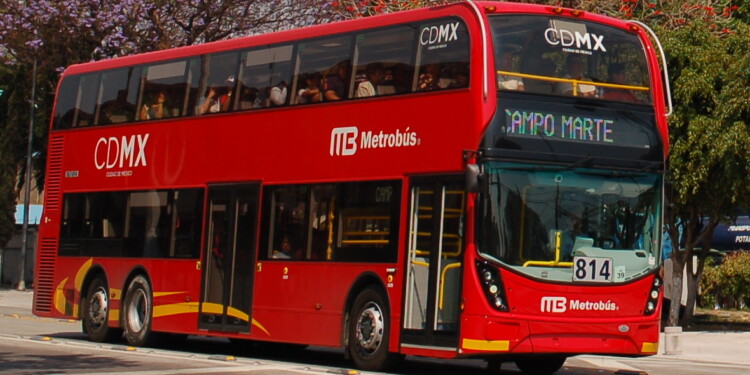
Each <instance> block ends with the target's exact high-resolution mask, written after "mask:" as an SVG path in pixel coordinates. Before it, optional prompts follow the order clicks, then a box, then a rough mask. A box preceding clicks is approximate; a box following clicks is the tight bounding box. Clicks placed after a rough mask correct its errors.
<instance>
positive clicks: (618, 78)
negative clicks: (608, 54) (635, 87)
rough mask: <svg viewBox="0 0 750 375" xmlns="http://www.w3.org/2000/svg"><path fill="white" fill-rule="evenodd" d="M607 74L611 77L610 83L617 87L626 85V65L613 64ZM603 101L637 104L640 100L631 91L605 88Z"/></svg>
mask: <svg viewBox="0 0 750 375" xmlns="http://www.w3.org/2000/svg"><path fill="white" fill-rule="evenodd" d="M607 74H608V76H609V82H610V83H614V84H616V85H624V84H625V79H626V72H625V64H623V63H613V64H611V65H610V66H609V67H608V68H607ZM602 98H603V99H607V100H616V101H618V102H630V103H635V102H637V101H638V99H637V98H636V97H635V95H633V93H632V92H630V91H629V90H625V89H621V88H614V87H605V88H604V94H603V95H602Z"/></svg>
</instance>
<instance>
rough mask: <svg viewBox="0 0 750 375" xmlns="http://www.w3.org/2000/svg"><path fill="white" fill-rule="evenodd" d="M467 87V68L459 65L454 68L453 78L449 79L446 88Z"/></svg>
mask: <svg viewBox="0 0 750 375" xmlns="http://www.w3.org/2000/svg"><path fill="white" fill-rule="evenodd" d="M465 87H469V68H468V67H460V68H458V69H457V70H456V75H455V78H454V79H452V80H451V81H450V83H449V84H448V88H450V89H461V88H465Z"/></svg>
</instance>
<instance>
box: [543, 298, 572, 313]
mask: <svg viewBox="0 0 750 375" xmlns="http://www.w3.org/2000/svg"><path fill="white" fill-rule="evenodd" d="M567 303H568V299H567V298H565V297H542V306H541V310H542V312H551V313H564V312H565V311H567V310H568V308H567V306H566V305H567Z"/></svg>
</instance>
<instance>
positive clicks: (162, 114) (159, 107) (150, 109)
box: [140, 91, 172, 120]
mask: <svg viewBox="0 0 750 375" xmlns="http://www.w3.org/2000/svg"><path fill="white" fill-rule="evenodd" d="M171 116H172V111H171V110H170V109H169V108H168V107H167V94H166V93H164V91H159V92H157V93H155V94H153V95H150V97H149V101H148V103H147V104H144V105H143V106H142V107H141V114H140V119H141V120H155V119H160V118H166V117H171Z"/></svg>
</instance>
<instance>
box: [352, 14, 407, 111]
mask: <svg viewBox="0 0 750 375" xmlns="http://www.w3.org/2000/svg"><path fill="white" fill-rule="evenodd" d="M413 44H414V29H413V28H411V27H407V26H398V27H395V28H389V29H385V30H377V31H372V32H368V33H366V34H360V35H357V45H356V53H355V54H354V55H355V56H356V57H357V60H356V61H355V62H354V67H355V84H354V97H356V98H362V97H369V96H375V95H391V94H402V93H406V92H408V91H409V89H410V83H411V77H412V74H413V73H414V66H413V65H412V62H411V60H412V51H413V48H412V46H413Z"/></svg>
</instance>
